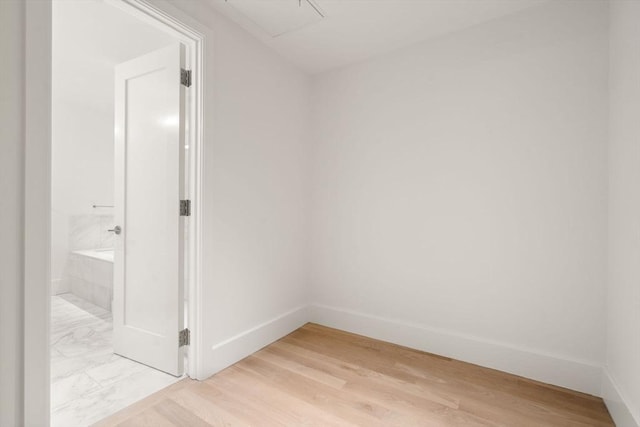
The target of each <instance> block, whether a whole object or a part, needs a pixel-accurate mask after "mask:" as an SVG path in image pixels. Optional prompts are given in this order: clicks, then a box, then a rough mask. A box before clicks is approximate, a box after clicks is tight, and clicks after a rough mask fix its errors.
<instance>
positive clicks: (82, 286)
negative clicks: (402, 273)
mask: <svg viewBox="0 0 640 427" xmlns="http://www.w3.org/2000/svg"><path fill="white" fill-rule="evenodd" d="M69 281H70V283H69V284H70V285H71V292H72V293H73V294H74V295H76V296H78V297H80V298H82V299H84V300H86V301H91V297H92V296H93V284H92V283H91V282H87V281H86V280H84V279H82V278H80V277H74V276H71V277H70V278H69Z"/></svg>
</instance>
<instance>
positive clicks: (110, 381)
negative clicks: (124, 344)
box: [51, 294, 179, 427]
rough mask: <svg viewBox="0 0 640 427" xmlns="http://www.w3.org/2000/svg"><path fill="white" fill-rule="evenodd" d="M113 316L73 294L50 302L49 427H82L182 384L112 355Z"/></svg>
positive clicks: (162, 373) (64, 295)
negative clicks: (144, 398)
mask: <svg viewBox="0 0 640 427" xmlns="http://www.w3.org/2000/svg"><path fill="white" fill-rule="evenodd" d="M112 339H113V326H112V318H111V313H110V312H109V311H106V310H104V309H102V308H100V307H98V306H95V305H93V304H91V303H89V302H87V301H84V300H83V299H81V298H78V297H76V296H75V295H73V294H62V295H56V296H53V297H51V426H52V427H81V426H88V425H91V424H93V423H95V422H97V421H99V420H101V419H102V418H105V417H106V416H108V415H110V414H113V413H115V412H117V411H119V410H120V409H123V408H125V407H127V406H129V405H131V404H132V403H134V402H136V401H138V400H140V399H142V398H143V397H146V396H148V395H150V394H152V393H154V392H156V391H158V390H161V389H163V388H164V387H167V386H168V385H170V384H173V383H174V382H176V381H178V380H179V378H176V377H173V376H171V375H169V374H165V373H164V372H160V371H158V370H155V369H152V368H149V367H148V366H145V365H142V364H139V363H136V362H133V361H131V360H129V359H125V358H123V357H120V356H117V355H115V354H113V344H112Z"/></svg>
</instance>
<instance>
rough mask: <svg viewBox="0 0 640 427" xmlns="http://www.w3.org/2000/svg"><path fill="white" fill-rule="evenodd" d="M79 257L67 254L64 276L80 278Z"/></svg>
mask: <svg viewBox="0 0 640 427" xmlns="http://www.w3.org/2000/svg"><path fill="white" fill-rule="evenodd" d="M79 263H80V255H76V254H73V253H70V254H69V257H68V258H67V264H66V266H65V275H67V276H72V277H80V266H79V265H78V264H79Z"/></svg>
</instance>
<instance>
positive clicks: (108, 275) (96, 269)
mask: <svg viewBox="0 0 640 427" xmlns="http://www.w3.org/2000/svg"><path fill="white" fill-rule="evenodd" d="M89 262H91V263H92V265H93V276H92V280H93V282H94V283H96V284H98V285H100V286H103V287H105V288H113V263H112V262H108V261H102V260H89Z"/></svg>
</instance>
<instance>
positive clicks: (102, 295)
mask: <svg viewBox="0 0 640 427" xmlns="http://www.w3.org/2000/svg"><path fill="white" fill-rule="evenodd" d="M111 295H112V292H111V289H110V288H108V287H106V286H101V285H98V284H94V286H93V297H92V299H91V302H92V303H94V304H95V305H97V306H98V307H102V308H104V309H105V310H108V311H111Z"/></svg>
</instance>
